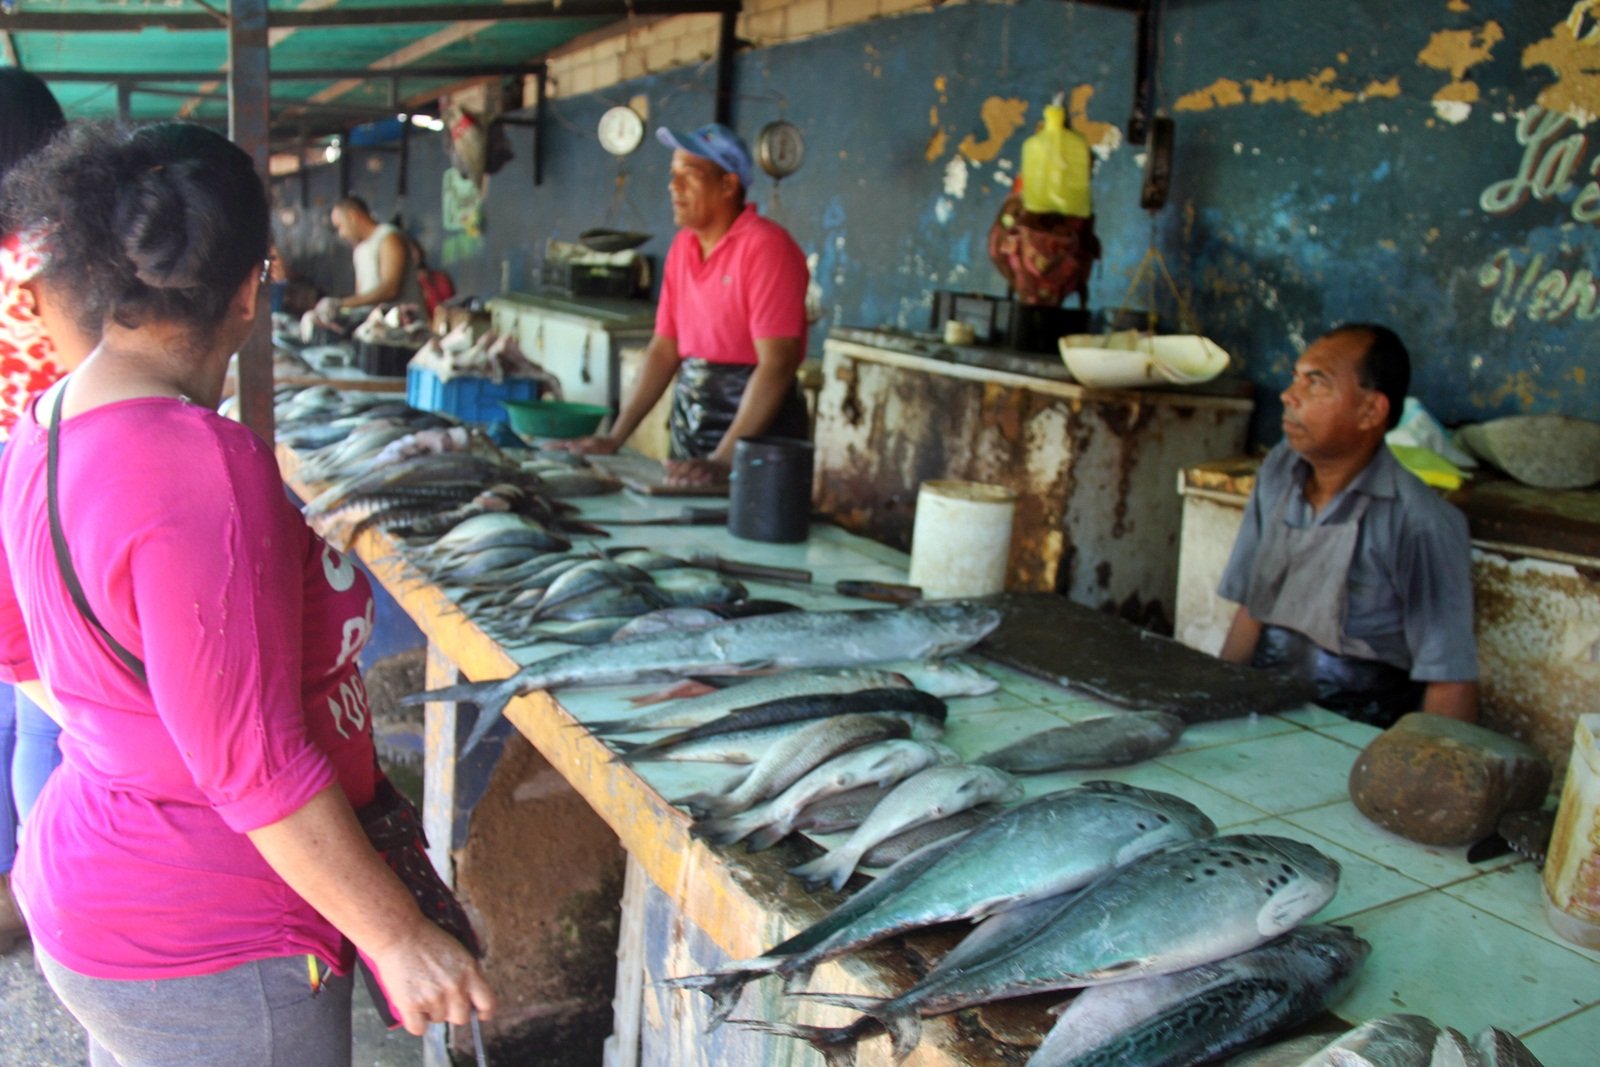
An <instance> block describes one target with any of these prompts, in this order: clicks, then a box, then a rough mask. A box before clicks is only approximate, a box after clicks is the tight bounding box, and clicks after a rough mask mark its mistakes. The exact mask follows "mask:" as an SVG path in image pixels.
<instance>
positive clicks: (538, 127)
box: [532, 63, 550, 186]
mask: <svg viewBox="0 0 1600 1067" xmlns="http://www.w3.org/2000/svg"><path fill="white" fill-rule="evenodd" d="M537 78H538V82H539V99H538V101H537V102H536V103H535V104H534V105H533V153H532V155H533V184H534V185H536V186H538V185H543V184H544V127H545V123H546V121H547V120H548V119H549V117H550V105H549V103H548V99H547V98H548V97H549V95H550V69H549V68H548V67H546V66H545V65H544V64H542V63H541V64H540V65H539V73H538V75H537Z"/></svg>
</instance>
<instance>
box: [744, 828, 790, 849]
mask: <svg viewBox="0 0 1600 1067" xmlns="http://www.w3.org/2000/svg"><path fill="white" fill-rule="evenodd" d="M789 833H790V830H789V827H787V826H785V825H784V824H782V823H772V824H771V825H769V826H764V827H762V828H761V829H759V830H757V831H756V832H755V833H753V834H751V835H750V837H749V838H748V839H747V840H746V842H745V847H746V848H748V849H749V850H750V851H751V852H761V851H764V850H765V849H769V848H771V847H772V846H773V845H776V844H777V843H778V842H779V841H782V840H783V839H784V838H786V837H788V836H789Z"/></svg>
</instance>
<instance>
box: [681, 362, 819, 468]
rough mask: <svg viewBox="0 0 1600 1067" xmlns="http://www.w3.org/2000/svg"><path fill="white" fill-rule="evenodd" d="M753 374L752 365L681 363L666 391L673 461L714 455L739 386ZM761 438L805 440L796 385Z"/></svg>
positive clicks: (806, 427) (735, 409) (806, 419)
mask: <svg viewBox="0 0 1600 1067" xmlns="http://www.w3.org/2000/svg"><path fill="white" fill-rule="evenodd" d="M755 369H756V365H755V364H754V363H711V362H709V361H707V360H703V359H686V360H684V361H683V363H682V364H681V365H680V366H679V367H678V384H677V386H676V387H675V388H674V389H673V392H672V420H671V423H670V429H671V433H672V458H673V459H703V458H705V457H706V456H709V455H710V454H711V453H712V452H714V451H716V448H717V446H718V445H719V444H721V443H722V437H723V435H724V434H726V433H727V432H728V427H729V426H732V425H733V417H734V416H735V415H737V414H738V413H739V402H740V401H741V400H743V399H744V390H745V386H747V385H749V384H750V376H751V375H752V374H754V373H755ZM761 434H762V435H763V436H766V437H798V438H802V439H804V440H810V438H811V419H810V416H809V415H808V414H807V413H806V402H805V400H803V399H802V398H801V396H800V390H799V388H798V387H797V386H790V387H789V395H788V396H787V397H785V398H784V401H783V406H782V407H780V408H779V409H778V414H777V415H776V416H775V417H774V418H773V420H772V423H771V424H770V425H769V426H767V428H766V429H764V430H762V431H761Z"/></svg>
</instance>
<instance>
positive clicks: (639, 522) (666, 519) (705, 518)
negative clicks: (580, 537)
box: [589, 504, 728, 526]
mask: <svg viewBox="0 0 1600 1067" xmlns="http://www.w3.org/2000/svg"><path fill="white" fill-rule="evenodd" d="M589 521H591V522H593V523H594V524H595V525H596V526H717V525H721V524H722V523H725V522H727V521H728V509H727V508H707V507H698V506H696V505H694V504H689V505H686V506H685V507H684V508H683V509H682V510H681V511H679V512H678V513H677V514H676V515H657V516H652V517H650V518H648V519H591V520H589Z"/></svg>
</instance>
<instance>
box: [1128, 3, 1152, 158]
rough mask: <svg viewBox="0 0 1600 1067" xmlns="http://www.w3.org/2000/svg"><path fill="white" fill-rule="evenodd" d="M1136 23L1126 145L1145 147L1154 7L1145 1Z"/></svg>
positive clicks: (1150, 78) (1150, 105)
mask: <svg viewBox="0 0 1600 1067" xmlns="http://www.w3.org/2000/svg"><path fill="white" fill-rule="evenodd" d="M1135 17H1136V19H1137V20H1138V27H1137V31H1136V40H1135V44H1134V57H1133V61H1134V68H1133V114H1132V115H1131V116H1130V117H1129V118H1128V143H1129V144H1144V141H1145V136H1146V133H1147V131H1148V130H1149V129H1150V119H1151V116H1152V115H1153V114H1154V112H1155V95H1156V86H1155V77H1156V34H1157V32H1158V26H1157V17H1156V12H1155V5H1154V4H1153V3H1152V2H1151V0H1144V2H1143V3H1141V4H1140V5H1139V10H1138V12H1136V14H1135Z"/></svg>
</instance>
